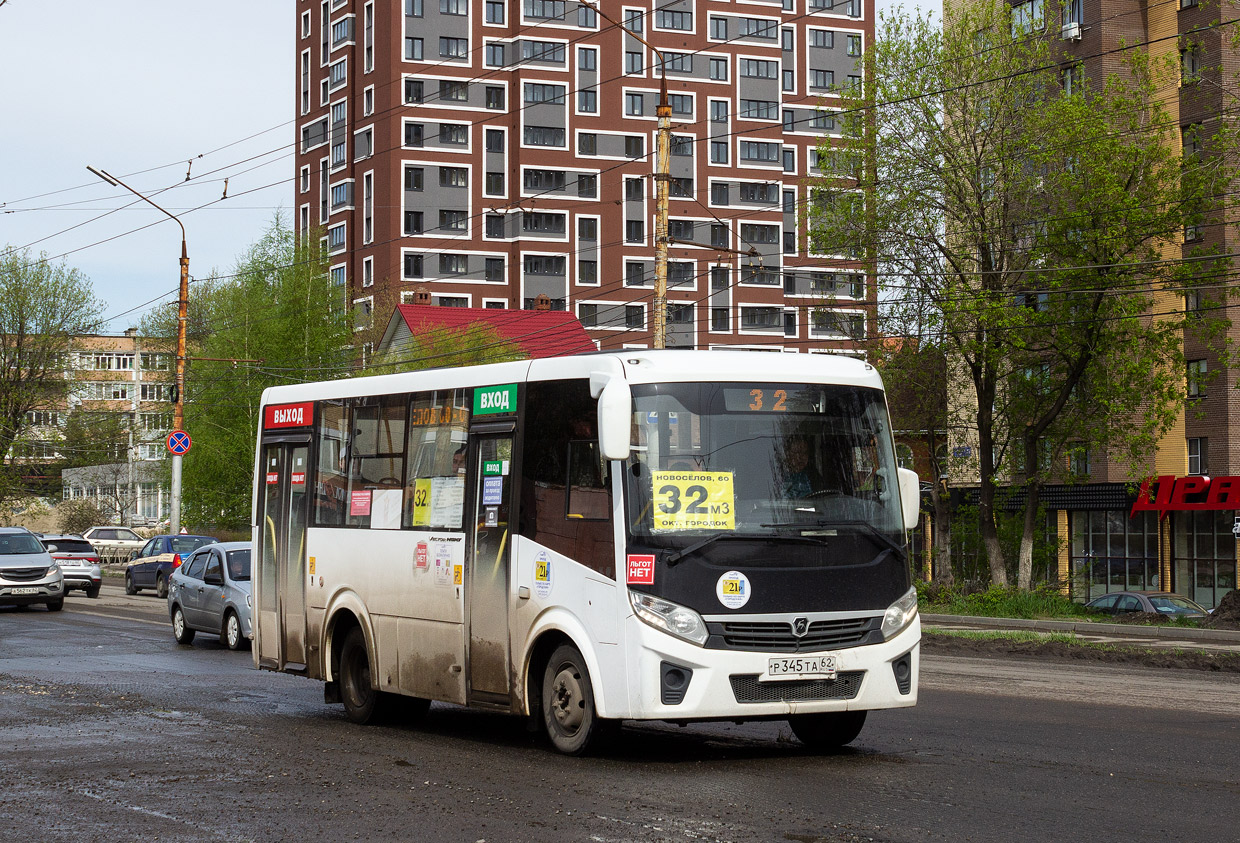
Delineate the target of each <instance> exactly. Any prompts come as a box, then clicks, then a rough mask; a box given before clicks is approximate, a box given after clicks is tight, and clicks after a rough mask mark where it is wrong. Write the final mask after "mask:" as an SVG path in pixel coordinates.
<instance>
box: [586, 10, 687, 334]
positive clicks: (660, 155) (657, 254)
mask: <svg viewBox="0 0 1240 843" xmlns="http://www.w3.org/2000/svg"><path fill="white" fill-rule="evenodd" d="M586 5H587V6H589V7H590V8H592V9H594V11H596V12H598V14H599V16H600V17H601V18H603V20H605V21H607V22H608V23H610V24H611V25H612V26H615V27H617V28H619V29H621V30H622V31H624V32H626V33H628V34H629V35H632V36H633V37H634V38H636V39H637V40H638V41H640V42H642V44H644V45H645V46H646V47H648V48H649V49H650V51H651V52H653V53H654V54H655V56H656V57H657V58H658V60H659V105H658V108H657V109H656V110H655V114H656V115H657V116H658V118H659V129H658V134H657V136H656V138H655V150H654V205H655V218H654V337H653V342H652V345H654V347H655V348H666V347H667V247H668V238H667V216H668V206H667V200H668V191H669V187H670V182H671V178H672V167H671V156H672V107H671V105H670V104H668V101H667V64H666V63H665V62H664V61H663V51H662V50H660V49H659V48H658V47H656V46H655V45H654V44H651V43H650V42H649V41H647V40H646V39H645V38H643V37H642V36H641V35H639V34H638V33H636V32H634V31H633V30H631V29H629V28H628V27H627V26H625V25H624V24H622V23H620V22H619V21H617V20H615V19H614V18H612V17H611V16H610V15H608V14H607V13H606V12H604V11H603V8H602V5H603V4H602V3H601V2H599V0H593V2H592V3H587V4H586Z"/></svg>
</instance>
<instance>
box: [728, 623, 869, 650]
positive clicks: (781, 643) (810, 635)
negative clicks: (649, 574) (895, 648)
mask: <svg viewBox="0 0 1240 843" xmlns="http://www.w3.org/2000/svg"><path fill="white" fill-rule="evenodd" d="M881 622H882V618H843V619H840V620H829V621H814V622H813V623H811V624H810V625H809V629H808V630H806V632H805V634H804V635H802V636H801V637H800V638H798V637H797V636H795V635H793V634H792V624H791V623H788V622H786V621H774V622H770V621H759V622H750V621H746V622H740V621H725V622H722V623H708V624H707V629H708V630H709V631H710V638H709V639H708V640H707V641H706V646H707V647H708V648H710V649H714V650H754V651H758V652H772V653H812V652H815V651H817V650H837V649H840V648H842V647H856V646H858V645H861V644H876V643H878V642H879V641H880V640H881V639H880V638H879V637H878V630H879V626H880V625H881Z"/></svg>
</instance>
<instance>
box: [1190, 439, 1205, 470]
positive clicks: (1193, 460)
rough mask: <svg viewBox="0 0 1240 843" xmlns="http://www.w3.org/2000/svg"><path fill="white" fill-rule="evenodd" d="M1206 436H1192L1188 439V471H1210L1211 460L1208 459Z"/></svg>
mask: <svg viewBox="0 0 1240 843" xmlns="http://www.w3.org/2000/svg"><path fill="white" fill-rule="evenodd" d="M1207 444H1208V443H1207V441H1206V438H1205V437H1204V436H1203V437H1190V438H1189V440H1188V473H1189V474H1207V473H1209V471H1210V465H1209V460H1208V459H1206V457H1207V453H1208V449H1207Z"/></svg>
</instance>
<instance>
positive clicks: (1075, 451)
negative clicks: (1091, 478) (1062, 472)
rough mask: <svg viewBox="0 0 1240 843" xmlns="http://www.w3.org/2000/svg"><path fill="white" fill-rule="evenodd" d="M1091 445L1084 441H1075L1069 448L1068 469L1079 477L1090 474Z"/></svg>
mask: <svg viewBox="0 0 1240 843" xmlns="http://www.w3.org/2000/svg"><path fill="white" fill-rule="evenodd" d="M1091 468H1092V466H1091V465H1090V463H1089V446H1088V445H1086V444H1085V443H1084V442H1073V443H1072V444H1071V445H1070V446H1069V450H1068V471H1070V472H1071V473H1072V474H1075V475H1076V476H1078V477H1085V476H1087V475H1089V474H1090V470H1091Z"/></svg>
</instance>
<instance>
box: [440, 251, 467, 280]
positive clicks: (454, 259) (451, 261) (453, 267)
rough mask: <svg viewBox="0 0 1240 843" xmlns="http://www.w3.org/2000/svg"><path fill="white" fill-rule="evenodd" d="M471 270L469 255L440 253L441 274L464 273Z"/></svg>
mask: <svg viewBox="0 0 1240 843" xmlns="http://www.w3.org/2000/svg"><path fill="white" fill-rule="evenodd" d="M468 271H469V255H454V254H450V253H440V255H439V272H440V274H441V275H464V274H465V273H466V272H468Z"/></svg>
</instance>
